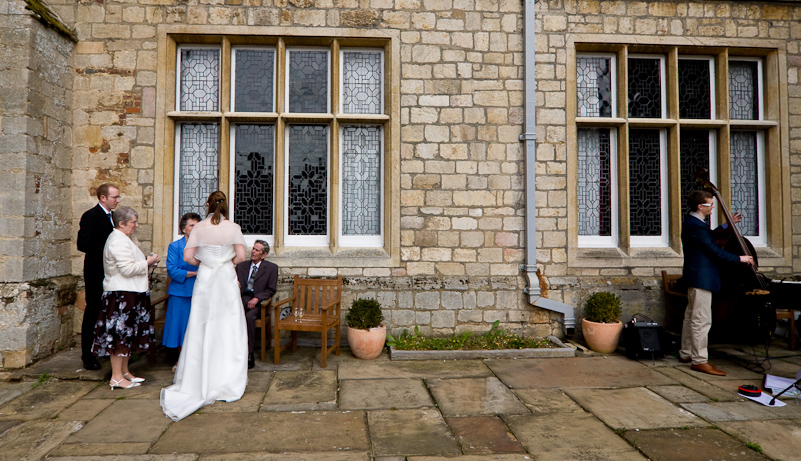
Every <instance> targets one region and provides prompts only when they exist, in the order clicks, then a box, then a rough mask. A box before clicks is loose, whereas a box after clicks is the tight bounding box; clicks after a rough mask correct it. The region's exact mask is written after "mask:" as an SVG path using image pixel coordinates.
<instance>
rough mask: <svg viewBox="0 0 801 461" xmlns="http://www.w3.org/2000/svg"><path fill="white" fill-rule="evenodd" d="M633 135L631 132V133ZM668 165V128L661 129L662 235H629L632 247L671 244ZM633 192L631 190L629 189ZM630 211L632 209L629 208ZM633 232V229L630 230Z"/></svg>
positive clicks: (660, 183)
mask: <svg viewBox="0 0 801 461" xmlns="http://www.w3.org/2000/svg"><path fill="white" fill-rule="evenodd" d="M629 136H631V134H629ZM667 168H668V165H667V130H665V129H664V128H663V129H660V130H659V173H660V179H659V186H660V189H659V190H660V192H659V194H660V195H659V198H660V203H661V207H660V208H661V209H660V214H661V221H662V234H661V235H654V236H651V235H648V236H644V235H631V236H630V237H629V241H630V245H631V247H632V248H657V247H667V246H669V244H670V241H669V239H670V234H669V232H670V222H669V221H668V219H669V213H668V212H669V210H668V204H669V201H668V198H669V197H668V170H667ZM628 192H629V193H631V191H630V190H629V191H628ZM629 213H631V209H630V208H629ZM629 232H631V230H629Z"/></svg>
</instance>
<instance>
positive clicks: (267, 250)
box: [253, 240, 270, 254]
mask: <svg viewBox="0 0 801 461" xmlns="http://www.w3.org/2000/svg"><path fill="white" fill-rule="evenodd" d="M257 243H261V246H263V247H264V254H268V253H270V244H269V243H267V242H265V241H264V240H256V241H255V242H253V244H254V245H255V244H257Z"/></svg>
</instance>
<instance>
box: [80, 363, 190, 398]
mask: <svg viewBox="0 0 801 461" xmlns="http://www.w3.org/2000/svg"><path fill="white" fill-rule="evenodd" d="M139 377H140V378H145V382H143V383H142V385H141V386H138V387H133V388H131V389H120V388H115V389H111V387H109V380H107V379H104V380H102V381H101V383H102V385H99V386H97V388H95V389H94V390H93V391H92V392H90V393H89V395H87V396H86V398H87V399H118V398H120V397H125V398H126V399H158V398H159V396H160V394H161V389H163V388H165V387H169V386H171V385H172V380H173V378H174V377H175V373H173V372H172V371H171V370H170V369H169V368H168V369H158V370H143V371H139Z"/></svg>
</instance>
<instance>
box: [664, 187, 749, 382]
mask: <svg viewBox="0 0 801 461" xmlns="http://www.w3.org/2000/svg"><path fill="white" fill-rule="evenodd" d="M713 202H714V198H713V196H712V194H710V193H709V192H706V191H701V190H697V191H694V192H692V193H691V194H690V196H689V197H688V199H687V204H688V208H689V210H690V212H689V213H688V214H687V215H686V216H685V217H684V224H683V225H682V228H681V243H682V245H683V246H684V271H683V275H682V280H683V281H684V283H685V284H686V285H687V287H688V289H687V310H686V311H685V313H684V324H683V325H682V329H681V350H680V351H679V360H680V361H682V362H684V363H688V362H692V369H693V370H695V371H700V372H702V373H709V374H711V375H717V376H725V375H726V372H725V371H722V370H719V369H717V368H715V367H714V366H712V365H711V364H710V363H708V360H709V354H708V352H707V334H708V333H709V329H710V328H711V327H712V293H716V292H718V291H720V270H719V266H720V265H722V264H739V263H745V264H753V263H754V259H753V258H752V257H751V256H737V255H735V254H734V253H729V252H728V251H725V250H723V249H722V248H720V247H719V246H718V245H717V244H716V243H715V239H714V237H713V236H712V230H711V229H710V228H709V226H708V225H707V223H706V221H705V219H706V218H707V216H709V215H711V214H712V210H713V208H714V207H715V204H714V203H713ZM740 219H741V215H740V214H738V213H735V214H734V222H739V221H740ZM725 226H726V225H725V224H724V226H722V227H725Z"/></svg>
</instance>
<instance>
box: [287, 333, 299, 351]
mask: <svg viewBox="0 0 801 461" xmlns="http://www.w3.org/2000/svg"><path fill="white" fill-rule="evenodd" d="M289 336H291V337H292V352H297V351H298V332H297V331H294V330H293V331H292V332H290V335H289Z"/></svg>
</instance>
